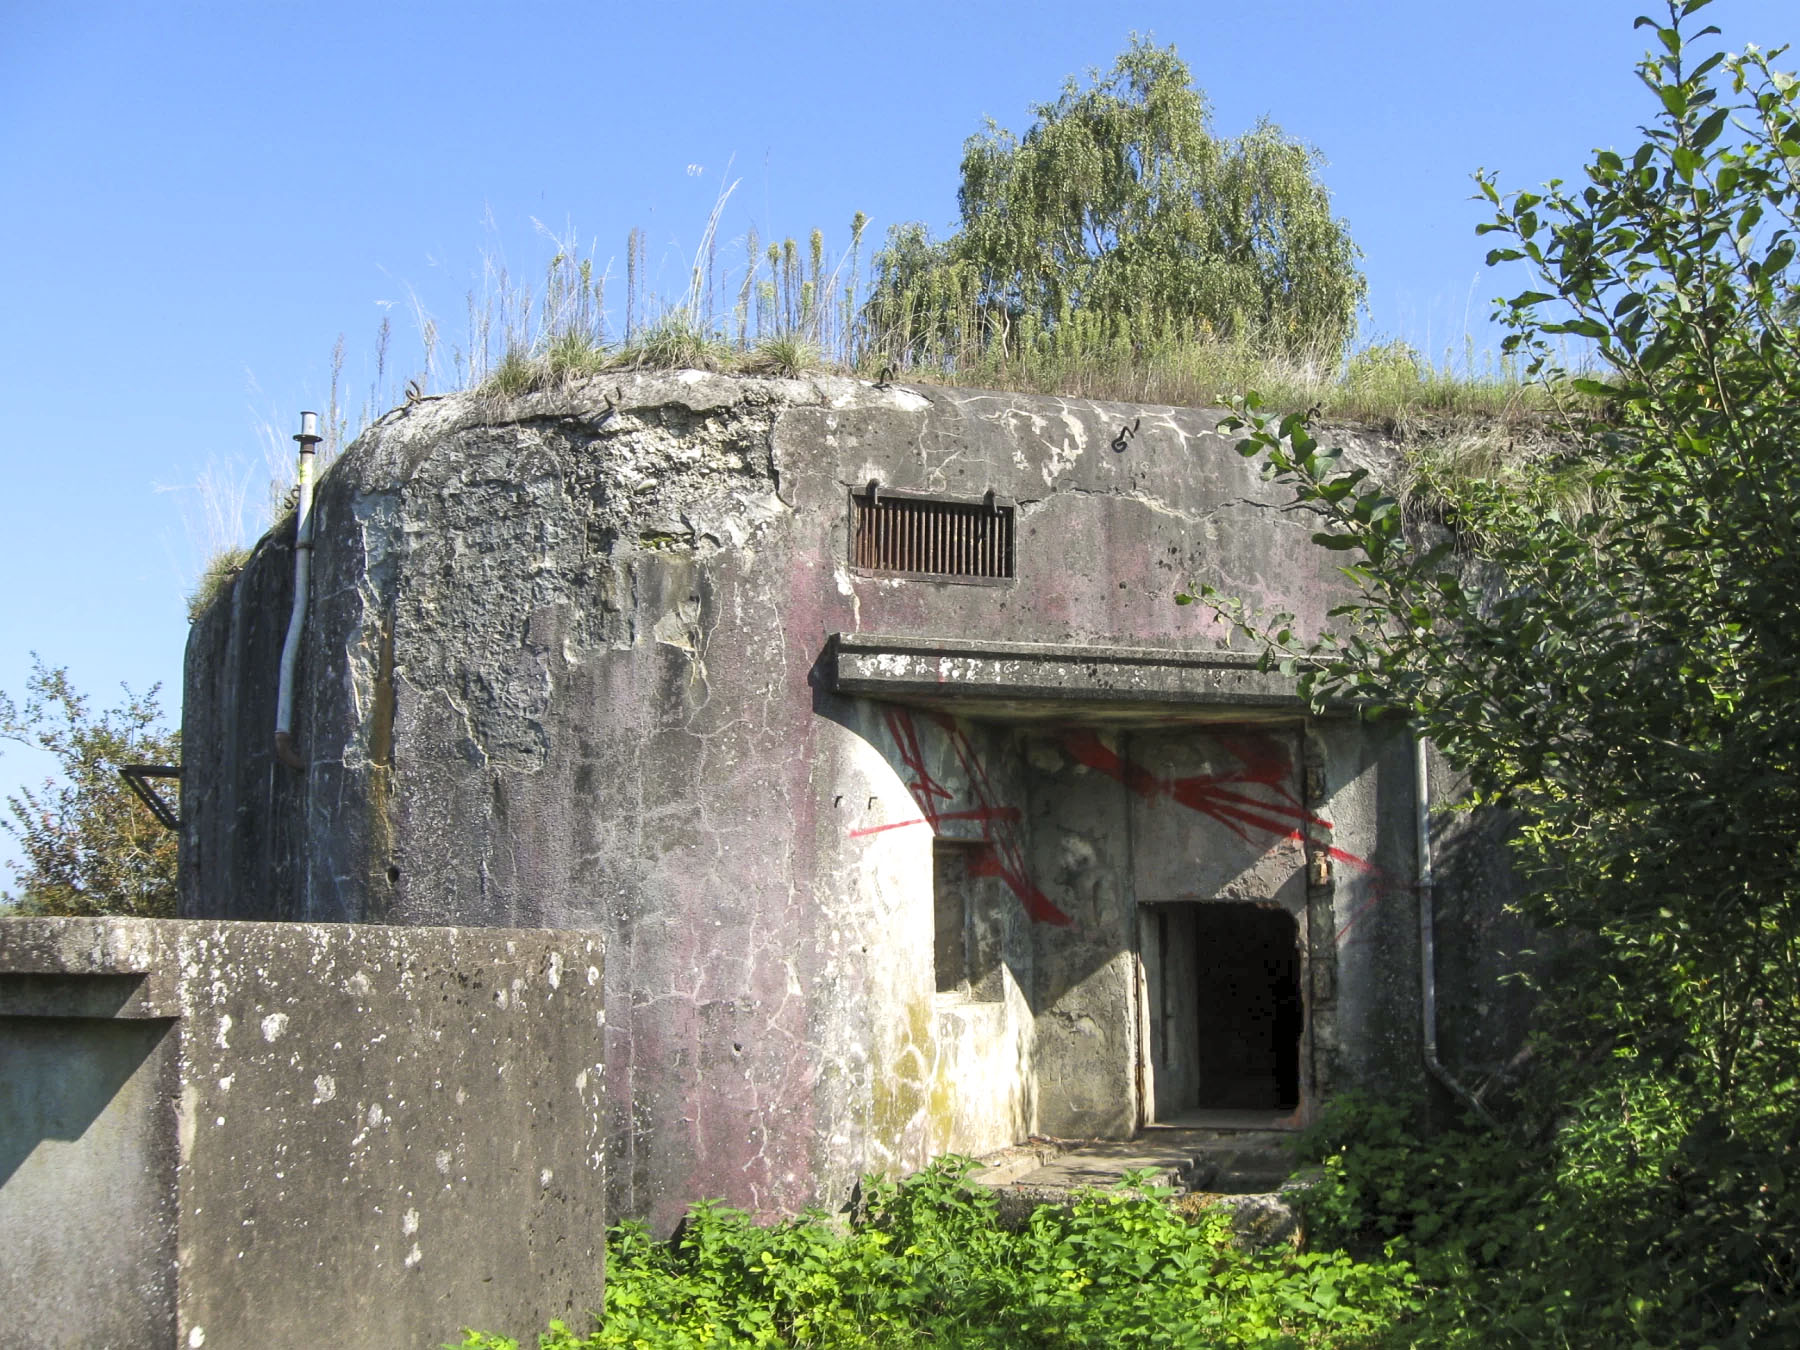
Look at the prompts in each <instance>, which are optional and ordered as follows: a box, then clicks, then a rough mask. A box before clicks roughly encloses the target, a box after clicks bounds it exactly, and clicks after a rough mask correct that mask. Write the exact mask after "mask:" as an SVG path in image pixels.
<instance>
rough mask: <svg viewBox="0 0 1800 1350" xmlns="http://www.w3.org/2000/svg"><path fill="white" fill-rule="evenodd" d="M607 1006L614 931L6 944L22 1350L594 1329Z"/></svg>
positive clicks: (33, 922)
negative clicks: (607, 943)
mask: <svg viewBox="0 0 1800 1350" xmlns="http://www.w3.org/2000/svg"><path fill="white" fill-rule="evenodd" d="M601 990H602V960H601V948H600V941H599V939H598V937H597V936H595V935H594V934H588V933H566V932H546V931H513V930H504V929H458V928H422V927H421V928H391V927H380V926H373V925H347V924H265V923H231V922H223V923H219V922H200V921H188V920H141V919H8V920H0V1233H4V1234H6V1244H7V1253H6V1260H5V1261H4V1262H0V1307H4V1308H5V1309H6V1310H7V1315H6V1329H5V1331H4V1332H0V1340H5V1341H6V1343H8V1344H27V1343H28V1344H31V1345H34V1346H80V1347H83V1350H101V1348H103V1347H121V1348H125V1347H129V1350H139V1348H140V1347H160V1346H182V1347H198V1346H202V1345H211V1346H227V1347H230V1346H256V1347H258V1348H259V1350H279V1348H280V1347H286V1346H294V1347H300V1346H316V1345H332V1346H342V1347H363V1346H367V1347H371V1350H373V1347H382V1348H383V1350H389V1348H390V1347H413V1346H419V1347H424V1346H437V1345H441V1344H443V1343H444V1342H445V1341H449V1340H455V1339H456V1338H457V1332H458V1329H459V1328H461V1327H463V1326H466V1325H472V1326H478V1327H483V1328H487V1329H491V1330H498V1331H506V1332H509V1333H511V1334H520V1333H523V1332H526V1331H528V1330H531V1329H533V1328H537V1327H541V1326H542V1325H543V1324H544V1320H545V1319H546V1318H548V1317H553V1316H566V1317H568V1318H570V1319H571V1321H572V1322H574V1323H576V1324H579V1323H580V1322H581V1320H582V1315H583V1313H584V1311H585V1310H586V1309H589V1308H598V1307H599V1305H600V1300H601V1287H602V1286H601V1282H602V1278H603V1260H604V1240H605V1239H604V1229H605V1205H604V1195H605V1184H604V1157H603V1152H604V1149H603V1143H602V1139H603V1131H602V1128H601V1119H602V1116H601V1101H602V1087H603V1084H602V1081H601V1060H602V1054H601V1044H602V1037H603V1033H604V1012H603V1008H604V1005H603V1002H602V993H601ZM11 1337H23V1338H24V1339H22V1340H17V1341H14V1340H11V1339H9V1338H11Z"/></svg>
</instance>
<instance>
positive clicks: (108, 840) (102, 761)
mask: <svg viewBox="0 0 1800 1350" xmlns="http://www.w3.org/2000/svg"><path fill="white" fill-rule="evenodd" d="M161 716H162V713H161V709H160V707H159V706H158V702H157V690H156V689H155V688H152V689H151V690H150V692H149V693H147V694H144V695H141V696H140V695H136V694H133V693H132V692H131V691H130V690H129V689H126V690H125V697H124V699H123V700H122V701H121V702H120V703H119V705H118V706H117V707H115V708H111V709H109V710H107V711H104V712H100V713H95V712H93V711H92V710H91V709H90V707H89V704H88V699H87V697H86V696H85V695H83V694H80V693H78V692H77V691H76V690H75V687H74V686H73V685H72V684H70V682H69V675H68V671H67V670H65V669H63V668H61V667H57V668H51V667H48V666H46V665H44V663H43V662H42V661H41V660H36V659H35V658H34V663H33V668H32V673H31V676H30V679H29V680H28V681H27V684H26V697H25V702H24V705H23V706H22V707H21V706H19V705H16V704H15V703H14V702H13V700H12V699H11V698H9V697H8V696H7V695H6V694H4V693H0V739H4V740H9V741H14V742H17V743H18V744H20V745H27V746H31V747H33V748H34V749H37V750H41V751H44V752H46V753H47V754H49V755H51V756H53V757H54V758H55V760H56V763H57V767H58V770H59V771H60V774H61V780H60V781H50V782H46V783H45V784H44V785H43V786H42V787H41V788H38V789H32V788H21V789H20V790H19V791H18V793H17V794H15V795H13V796H10V797H8V798H7V799H6V804H7V807H8V808H9V810H10V812H11V815H12V819H10V820H7V821H4V822H0V823H3V824H4V825H5V827H6V829H7V831H8V832H9V833H11V834H12V835H13V836H14V838H16V839H17V840H18V841H19V846H20V849H21V851H22V852H23V855H24V856H23V858H22V859H21V861H20V863H19V864H18V865H17V866H16V867H15V872H14V878H13V879H14V882H15V884H16V885H17V886H18V888H19V890H18V893H17V894H13V893H11V892H7V893H6V894H5V895H4V900H5V902H6V903H7V904H9V905H13V906H16V907H17V910H18V912H21V913H26V914H77V915H78V914H133V915H139V916H143V917H157V916H165V917H166V916H168V915H172V914H174V913H175V858H176V836H175V834H174V832H173V831H171V830H168V829H166V828H165V827H164V826H163V825H162V824H161V823H160V822H159V821H158V820H157V819H156V817H155V816H154V815H152V814H151V812H150V810H149V809H148V808H147V807H146V806H145V805H144V804H143V803H142V802H141V801H139V800H138V799H137V797H136V796H135V795H134V794H133V793H132V791H131V789H130V788H129V787H128V786H127V785H126V784H125V782H124V781H123V780H122V779H121V778H120V777H119V769H120V768H121V767H122V766H124V765H127V764H176V763H179V762H180V759H181V734H180V733H179V732H174V731H165V730H163V729H162V728H161V726H160V722H161ZM165 795H167V794H166V790H165Z"/></svg>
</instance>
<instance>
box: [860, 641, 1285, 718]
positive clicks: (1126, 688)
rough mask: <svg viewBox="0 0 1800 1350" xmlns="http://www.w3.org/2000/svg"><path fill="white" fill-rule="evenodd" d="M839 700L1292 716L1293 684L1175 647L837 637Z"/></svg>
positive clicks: (1221, 656) (1242, 656) (1239, 656)
mask: <svg viewBox="0 0 1800 1350" xmlns="http://www.w3.org/2000/svg"><path fill="white" fill-rule="evenodd" d="M831 656H832V660H833V667H834V670H835V675H834V680H835V688H836V690H837V692H838V693H840V694H855V695H861V696H864V697H868V698H880V699H887V700H889V701H892V702H900V703H920V704H930V705H944V706H950V707H953V708H954V709H955V710H958V711H961V710H964V709H968V710H971V711H974V712H977V713H978V714H979V715H983V716H990V717H995V716H997V717H1005V716H1008V715H1016V716H1045V715H1053V714H1067V713H1069V712H1078V713H1086V714H1088V715H1096V714H1102V715H1104V714H1112V715H1118V716H1123V717H1126V718H1130V717H1133V716H1139V717H1142V716H1154V717H1157V718H1159V719H1163V718H1167V717H1168V716H1169V715H1170V714H1171V713H1175V714H1179V713H1181V712H1183V711H1185V712H1187V713H1188V714H1190V715H1193V716H1196V717H1203V716H1204V715H1205V714H1206V712H1207V711H1208V710H1211V711H1212V713H1213V715H1215V716H1226V717H1231V718H1234V719H1239V720H1241V719H1242V718H1243V717H1244V716H1245V715H1246V714H1250V715H1251V716H1253V717H1254V716H1258V715H1261V716H1276V717H1298V716H1300V715H1302V714H1303V713H1304V712H1305V710H1306V704H1305V702H1304V700H1302V699H1301V698H1300V697H1299V695H1298V694H1297V693H1296V692H1295V687H1294V685H1295V682H1294V680H1293V679H1292V678H1291V677H1289V676H1285V675H1282V674H1280V673H1278V672H1276V671H1264V670H1259V669H1257V666H1258V664H1259V658H1258V657H1257V656H1256V655H1255V654H1253V653H1246V652H1221V651H1213V652H1200V651H1178V650H1173V649H1163V648H1156V647H1100V646H1094V647H1089V646H1081V645H1075V644H1070V645H1066V646H1065V645H1063V644H1060V643H1058V644H1051V643H1035V642H1017V643H1002V642H982V641H969V640H964V639H957V638H915V637H890V636H883V635H879V634H873V633H838V634H835V635H834V636H833V637H832V639H831Z"/></svg>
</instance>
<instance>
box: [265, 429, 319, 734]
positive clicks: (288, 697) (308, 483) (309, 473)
mask: <svg viewBox="0 0 1800 1350" xmlns="http://www.w3.org/2000/svg"><path fill="white" fill-rule="evenodd" d="M294 439H295V440H297V441H299V442H300V464H299V468H298V470H297V472H296V476H297V477H298V479H299V486H300V493H299V500H298V502H297V504H296V505H295V507H294V608H293V612H292V613H290V614H289V615H288V629H287V638H286V640H285V641H283V643H282V644H281V680H280V683H279V684H278V685H277V686H276V690H275V757H276V758H277V759H279V760H280V761H281V762H282V763H283V764H285V765H287V766H288V767H289V768H290V769H305V768H306V761H305V760H303V759H301V758H300V754H299V752H298V751H296V750H295V749H294V668H295V666H296V664H297V663H298V661H299V658H300V633H301V630H302V629H303V628H305V626H306V591H307V585H308V582H309V581H310V579H311V576H312V504H313V457H314V455H313V447H315V446H316V445H318V443H319V442H320V441H321V440H323V439H324V438H323V437H322V436H320V435H319V415H318V414H317V413H310V412H303V413H301V414H300V432H299V434H298V435H297V436H295V437H294Z"/></svg>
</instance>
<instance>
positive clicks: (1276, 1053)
mask: <svg viewBox="0 0 1800 1350" xmlns="http://www.w3.org/2000/svg"><path fill="white" fill-rule="evenodd" d="M1144 918H1145V925H1144V930H1143V948H1142V949H1143V955H1144V970H1145V975H1146V979H1147V987H1146V991H1145V992H1146V994H1147V996H1148V998H1147V1002H1148V1005H1149V1006H1148V1008H1147V1012H1148V1013H1149V1021H1150V1052H1151V1069H1152V1073H1153V1075H1154V1080H1155V1084H1154V1086H1155V1110H1154V1119H1156V1120H1159V1121H1170V1120H1172V1119H1174V1118H1175V1117H1177V1116H1179V1115H1181V1114H1182V1113H1183V1112H1187V1111H1193V1110H1220V1109H1224V1110H1255V1111H1262V1110H1291V1109H1293V1108H1294V1107H1295V1106H1297V1105H1299V1102H1300V1032H1301V1028H1302V1026H1303V1025H1304V1021H1305V1012H1304V1009H1303V1007H1302V1005H1301V999H1300V956H1299V927H1298V925H1297V924H1296V922H1295V921H1294V918H1293V916H1292V915H1290V914H1289V913H1288V912H1287V911H1286V910H1284V909H1282V908H1281V907H1280V906H1278V905H1273V904H1255V903H1248V902H1239V903H1234V904H1193V903H1185V904H1163V905H1146V906H1145V907H1144Z"/></svg>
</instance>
